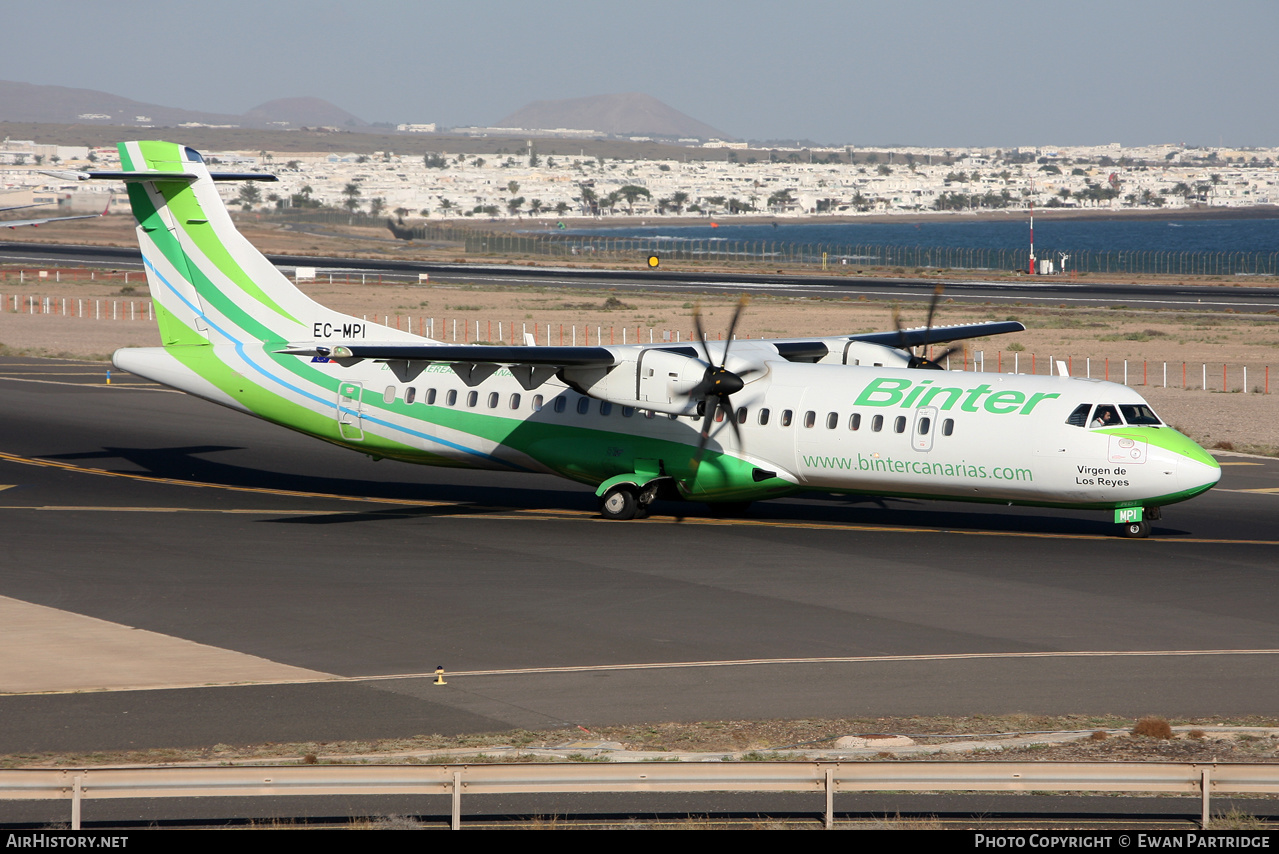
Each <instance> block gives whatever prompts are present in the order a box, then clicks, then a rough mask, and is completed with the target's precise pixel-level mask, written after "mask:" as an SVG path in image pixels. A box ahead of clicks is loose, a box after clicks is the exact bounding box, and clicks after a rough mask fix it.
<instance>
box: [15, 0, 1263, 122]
mask: <svg viewBox="0 0 1279 854" xmlns="http://www.w3.org/2000/svg"><path fill="white" fill-rule="evenodd" d="M3 29H4V34H5V39H4V42H5V44H4V48H3V50H0V79H4V80H16V81H22V82H28V83H47V84H58V85H62V86H74V87H81V88H89V89H99V90H103V91H107V92H110V93H112V94H116V95H122V96H124V97H128V98H134V99H136V100H139V101H145V102H150V103H155V104H162V105H165V106H173V107H185V108H188V109H196V110H209V111H216V112H227V113H242V112H244V111H246V110H248V109H250V108H252V107H254V106H256V105H257V104H260V103H262V102H264V101H267V100H271V99H273V98H281V97H289V96H299V95H312V96H316V97H320V98H324V99H326V100H329V101H332V102H333V103H334V104H336V105H338V106H339V107H342V108H344V109H346V110H348V111H350V112H352V113H354V114H355V115H357V116H359V117H360V118H362V119H364V120H365V121H370V122H373V121H387V122H438V123H439V124H441V125H449V126H451V125H485V124H491V123H494V122H497V121H498V120H500V119H501V118H503V117H504V116H506V115H508V114H509V113H512V112H514V111H515V110H516V109H518V108H520V107H522V106H524V105H525V104H527V103H529V102H530V101H535V100H551V99H559V98H573V97H579V96H584V95H598V94H606V93H617V92H644V93H646V94H649V95H652V96H654V97H656V98H658V99H659V100H661V101H664V102H665V103H667V104H669V105H670V106H672V107H674V108H675V109H677V110H680V111H681V112H683V113H686V114H688V115H689V116H692V117H693V118H696V119H699V120H701V121H703V122H706V123H707V124H710V125H711V126H713V127H716V128H718V129H720V130H721V131H723V132H724V133H726V134H729V135H730V136H735V137H743V138H751V139H785V138H808V139H812V140H816V141H818V142H827V143H852V144H854V145H886V144H899V145H932V146H942V145H957V146H958V145H989V146H1000V147H1008V146H1015V145H1046V144H1058V145H1072V144H1097V143H1107V142H1120V143H1123V144H1124V145H1140V144H1146V143H1156V142H1185V143H1187V144H1191V145H1195V144H1201V145H1226V146H1231V145H1237V146H1274V145H1279V110H1277V109H1276V106H1277V105H1276V100H1277V99H1276V86H1277V84H1279V50H1277V49H1276V40H1277V39H1279V3H1276V2H1275V1H1274V0H1221V2H1217V3H1211V4H1209V3H1205V2H1189V0H1157V2H1155V1H1154V0H1152V2H1146V0H1135V1H1134V0H1106V2H1101V0H1098V2H1093V0H1057V2H1051V3H1050V2H1040V0H1015V2H1014V0H969V2H963V0H950V2H945V0H937V2H924V0H896V2H884V0H881V2H874V3H870V2H866V3H863V2H851V0H849V2H823V0H787V2H780V3H778V2H763V0H733V2H721V1H720V0H707V1H706V2H698V0H682V2H667V0H628V2H626V3H607V2H598V0H596V2H576V1H575V0H562V2H557V0H541V2H536V3H534V2H485V0H469V2H454V3H443V2H434V0H387V2H379V0H365V2H346V1H345V0H313V2H303V0H208V1H207V2H203V3H182V2H176V3H175V2H173V0H165V2H160V0H116V2H114V3H110V4H102V3H96V2H88V0H80V1H79V2H77V0H42V2H40V3H26V4H15V5H14V6H12V7H11V8H8V9H6V13H5V16H4V25H3ZM0 118H3V116H0Z"/></svg>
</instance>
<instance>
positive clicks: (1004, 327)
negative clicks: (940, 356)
mask: <svg viewBox="0 0 1279 854" xmlns="http://www.w3.org/2000/svg"><path fill="white" fill-rule="evenodd" d="M1024 331H1026V326H1025V325H1024V324H1022V323H1021V322H1019V321H1016V320H998V321H989V322H987V323H966V324H961V325H959V326H934V327H933V328H932V329H928V328H926V327H922V326H921V327H920V328H919V329H903V330H901V331H900V332H897V331H894V332H866V333H863V334H861V335H849V336H848V337H849V338H851V339H852V340H854V341H865V342H866V343H868V344H882V345H883V346H885V347H918V346H919V345H921V344H944V343H946V342H947V341H963V340H965V339H968V338H984V337H985V336H987V335H1007V334H1008V333H1009V332H1024Z"/></svg>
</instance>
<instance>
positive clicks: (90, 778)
mask: <svg viewBox="0 0 1279 854" xmlns="http://www.w3.org/2000/svg"><path fill="white" fill-rule="evenodd" d="M957 791H962V792H1018V793H1025V792H1053V793H1061V792H1110V793H1124V794H1129V795H1131V794H1136V793H1147V792H1149V793H1158V794H1162V795H1166V796H1168V795H1171V796H1176V795H1181V796H1182V797H1183V798H1185V799H1187V801H1188V802H1187V803H1186V807H1185V810H1184V813H1185V814H1186V815H1187V817H1189V816H1193V815H1195V813H1198V816H1197V817H1198V820H1199V824H1200V826H1201V827H1205V828H1207V827H1211V825H1212V822H1213V812H1212V798H1213V797H1214V796H1216V797H1221V796H1223V795H1230V794H1249V795H1258V794H1261V795H1274V794H1276V793H1279V765H1276V764H1265V763H1237V764H1235V763H1215V762H1214V763H1193V762H993V761H992V762H946V761H918V762H901V761H896V762H875V761H839V760H826V761H821V760H807V761H781V762H716V763H707V762H592V763H579V762H570V763H554V764H493V765H485V764H464V765H270V766H267V765H252V766H218V767H196V768H176V767H173V768H165V767H142V768H58V769H11V770H0V800H61V801H67V802H69V806H70V820H71V829H72V830H79V829H80V828H81V819H82V812H83V808H84V804H85V803H86V802H91V801H94V800H98V799H120V798H125V799H130V798H131V799H137V798H192V797H196V798H199V797H219V798H235V797H255V796H258V797H260V796H267V797H275V798H283V797H289V796H298V795H328V796H332V795H344V796H352V795H361V796H369V795H411V796H418V797H422V798H423V802H422V806H423V810H422V811H421V813H422V814H426V815H432V814H435V815H438V814H440V813H442V812H443V810H442V809H440V807H441V806H443V805H444V804H445V803H447V804H448V814H449V816H450V824H451V826H452V828H453V829H454V830H458V829H461V827H462V815H463V813H462V802H463V799H464V795H465V797H473V796H475V795H493V794H501V795H511V794H520V793H533V794H537V793H555V794H560V795H564V794H586V793H599V792H622V793H627V792H634V793H649V792H684V793H688V792H763V793H808V794H810V795H811V796H812V797H813V805H812V809H811V811H812V812H813V813H816V814H818V815H821V816H822V817H823V821H824V825H825V827H826V828H827V829H831V828H833V827H834V826H835V819H836V815H837V813H836V811H835V797H836V796H837V795H840V796H842V797H843V804H842V806H843V810H842V812H849V811H851V810H853V809H855V804H856V801H855V800H853V796H855V795H856V794H858V793H867V792H957ZM430 796H434V800H433V801H427V800H426V798H427V797H430ZM445 798H447V799H448V800H447V801H445V800H444V799H445ZM1192 798H1193V799H1194V800H1191V799H1192ZM1196 807H1197V809H1196ZM1110 809H1112V807H1111V806H1107V807H1106V810H1110Z"/></svg>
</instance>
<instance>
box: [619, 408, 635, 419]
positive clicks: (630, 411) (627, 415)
mask: <svg viewBox="0 0 1279 854" xmlns="http://www.w3.org/2000/svg"><path fill="white" fill-rule="evenodd" d="M634 414H635V407H633V406H623V407H622V417H623V418H630V417H631V416H632V415H634Z"/></svg>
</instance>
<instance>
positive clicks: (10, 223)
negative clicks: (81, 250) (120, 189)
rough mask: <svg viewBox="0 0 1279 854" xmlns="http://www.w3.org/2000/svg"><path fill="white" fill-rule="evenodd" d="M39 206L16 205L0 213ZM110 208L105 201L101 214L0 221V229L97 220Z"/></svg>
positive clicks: (1, 210)
mask: <svg viewBox="0 0 1279 854" xmlns="http://www.w3.org/2000/svg"><path fill="white" fill-rule="evenodd" d="M35 207H41V205H17V206H15V207H11V208H0V212H4V211H13V210H18V209H19V208H35ZM110 207H111V200H110V199H108V200H107V206H106V207H105V208H103V209H102V213H95V214H79V215H77V216H47V217H44V218H42V219H0V228H17V227H18V226H22V225H44V224H45V223H46V222H67V221H68V220H72V219H97V218H98V217H100V216H104V215H105V214H106V212H107V210H109V209H110Z"/></svg>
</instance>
